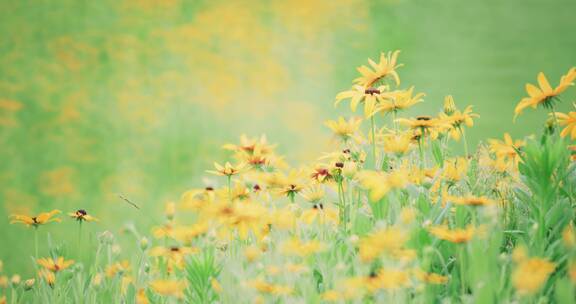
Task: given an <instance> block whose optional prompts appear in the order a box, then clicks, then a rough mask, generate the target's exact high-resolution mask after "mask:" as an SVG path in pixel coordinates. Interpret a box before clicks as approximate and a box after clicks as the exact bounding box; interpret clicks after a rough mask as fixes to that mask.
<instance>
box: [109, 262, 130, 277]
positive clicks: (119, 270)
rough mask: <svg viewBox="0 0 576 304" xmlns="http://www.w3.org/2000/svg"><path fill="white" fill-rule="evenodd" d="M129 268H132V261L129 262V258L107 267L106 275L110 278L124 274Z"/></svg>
mask: <svg viewBox="0 0 576 304" xmlns="http://www.w3.org/2000/svg"><path fill="white" fill-rule="evenodd" d="M129 270H130V262H128V261H127V260H124V261H121V262H116V263H114V264H112V265H108V267H106V276H107V277H109V278H113V277H115V276H116V275H124V274H125V273H126V272H128V271H129Z"/></svg>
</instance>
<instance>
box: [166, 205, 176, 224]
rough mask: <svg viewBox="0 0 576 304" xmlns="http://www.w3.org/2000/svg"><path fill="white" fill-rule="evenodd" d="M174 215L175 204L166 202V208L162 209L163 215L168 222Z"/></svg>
mask: <svg viewBox="0 0 576 304" xmlns="http://www.w3.org/2000/svg"><path fill="white" fill-rule="evenodd" d="M175 214H176V204H175V203H174V202H167V203H166V206H165V207H164V215H166V218H167V219H168V220H170V221H171V220H172V219H174V215H175Z"/></svg>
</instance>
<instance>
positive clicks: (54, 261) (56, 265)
mask: <svg viewBox="0 0 576 304" xmlns="http://www.w3.org/2000/svg"><path fill="white" fill-rule="evenodd" d="M36 262H37V263H38V265H40V266H42V267H44V269H46V270H50V271H52V272H58V271H60V270H64V269H66V268H68V267H70V266H71V265H72V264H74V261H73V260H68V261H66V260H64V258H63V257H57V258H41V259H38V260H36Z"/></svg>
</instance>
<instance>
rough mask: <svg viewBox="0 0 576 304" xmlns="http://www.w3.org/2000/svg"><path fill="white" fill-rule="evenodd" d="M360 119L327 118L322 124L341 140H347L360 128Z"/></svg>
mask: <svg viewBox="0 0 576 304" xmlns="http://www.w3.org/2000/svg"><path fill="white" fill-rule="evenodd" d="M361 123H362V119H360V118H356V117H350V119H348V120H346V119H344V117H338V120H328V121H326V122H325V123H324V124H325V125H326V126H327V127H328V128H330V130H332V132H334V134H335V135H336V136H338V137H340V139H341V140H342V141H343V142H347V141H348V140H349V139H350V138H351V137H352V136H354V134H356V132H358V129H359V128H360V124H361Z"/></svg>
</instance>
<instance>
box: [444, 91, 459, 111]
mask: <svg viewBox="0 0 576 304" xmlns="http://www.w3.org/2000/svg"><path fill="white" fill-rule="evenodd" d="M456 110H458V109H457V108H456V103H455V102H454V97H452V95H448V96H446V97H444V108H443V111H444V114H446V115H452V113H454V112H456Z"/></svg>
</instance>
